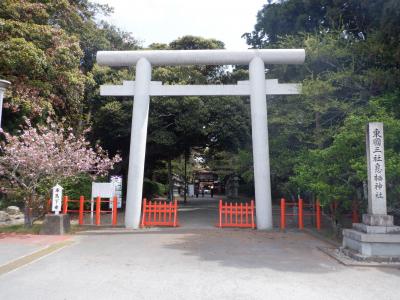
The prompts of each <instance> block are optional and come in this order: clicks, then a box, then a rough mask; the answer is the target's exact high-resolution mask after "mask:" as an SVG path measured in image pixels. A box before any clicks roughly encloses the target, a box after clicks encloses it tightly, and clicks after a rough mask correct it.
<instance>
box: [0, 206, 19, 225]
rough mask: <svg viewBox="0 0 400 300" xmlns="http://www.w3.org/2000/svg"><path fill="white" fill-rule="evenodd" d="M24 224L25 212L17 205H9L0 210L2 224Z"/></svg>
mask: <svg viewBox="0 0 400 300" xmlns="http://www.w3.org/2000/svg"><path fill="white" fill-rule="evenodd" d="M20 224H24V214H23V213H21V210H20V209H19V208H18V207H17V206H9V207H7V208H6V210H0V226H7V225H20Z"/></svg>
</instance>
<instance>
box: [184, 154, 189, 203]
mask: <svg viewBox="0 0 400 300" xmlns="http://www.w3.org/2000/svg"><path fill="white" fill-rule="evenodd" d="M188 156H189V154H188V151H187V150H186V151H185V178H184V179H185V183H184V184H185V189H184V192H183V203H186V202H187V190H188V186H187V161H188Z"/></svg>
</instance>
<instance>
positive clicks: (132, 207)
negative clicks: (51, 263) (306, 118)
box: [97, 49, 305, 229]
mask: <svg viewBox="0 0 400 300" xmlns="http://www.w3.org/2000/svg"><path fill="white" fill-rule="evenodd" d="M304 58H305V52H304V50H303V49H266V50H245V51H228V50H175V51H169V50H158V51H100V52H98V53H97V62H98V63H99V64H101V65H108V66H132V65H134V64H136V81H135V83H134V84H128V85H126V86H125V84H124V85H123V86H102V89H101V94H102V95H109V96H110V95H115V96H123V95H134V104H133V113H132V118H133V120H132V131H131V142H130V153H129V170H128V190H127V196H126V209H125V226H126V227H128V228H134V229H137V228H139V225H140V215H141V203H142V188H143V175H144V161H145V154H146V139H147V123H148V115H149V104H150V96H151V95H158V96H162V95H164V96H167V95H168V96H170V95H179V96H181V95H210V92H211V93H214V94H216V95H250V105H251V124H252V139H253V161H254V184H255V200H256V219H257V228H258V229H272V203H271V182H270V164H269V146H268V121H267V104H266V97H265V95H266V94H297V93H298V91H299V88H300V86H299V85H294V84H286V85H285V84H282V85H278V84H277V83H276V81H274V84H275V86H274V88H273V89H269V88H268V86H267V85H266V80H265V66H264V64H265V63H269V64H301V63H303V62H304ZM224 64H238V65H239V64H240V65H243V64H249V84H247V83H246V82H245V84H238V85H237V86H232V85H231V86H223V85H222V86H215V85H214V86H213V85H210V86H162V85H159V84H157V83H155V84H153V83H152V82H151V70H152V65H224ZM267 82H268V81H267ZM128 86H129V88H128V93H127V89H126V87H128ZM279 91H281V92H280V93H279Z"/></svg>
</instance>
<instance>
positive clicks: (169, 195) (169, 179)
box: [168, 159, 174, 201]
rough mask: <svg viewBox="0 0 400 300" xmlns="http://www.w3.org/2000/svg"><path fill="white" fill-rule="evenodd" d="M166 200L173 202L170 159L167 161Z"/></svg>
mask: <svg viewBox="0 0 400 300" xmlns="http://www.w3.org/2000/svg"><path fill="white" fill-rule="evenodd" d="M168 190H169V192H168V198H169V201H173V198H174V185H173V182H172V164H171V159H168Z"/></svg>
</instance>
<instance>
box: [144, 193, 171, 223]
mask: <svg viewBox="0 0 400 300" xmlns="http://www.w3.org/2000/svg"><path fill="white" fill-rule="evenodd" d="M148 226H170V227H177V226H178V201H177V200H174V201H173V202H167V201H147V200H146V198H145V199H143V211H142V222H141V227H148Z"/></svg>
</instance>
